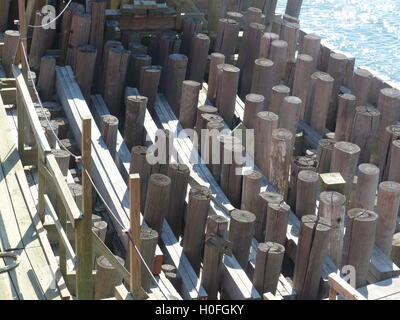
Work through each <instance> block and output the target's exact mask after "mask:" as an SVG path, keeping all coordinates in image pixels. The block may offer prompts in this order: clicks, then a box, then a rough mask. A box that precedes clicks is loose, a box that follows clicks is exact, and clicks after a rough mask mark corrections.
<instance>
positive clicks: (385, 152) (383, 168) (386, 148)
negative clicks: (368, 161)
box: [374, 125, 400, 181]
mask: <svg viewBox="0 0 400 320" xmlns="http://www.w3.org/2000/svg"><path fill="white" fill-rule="evenodd" d="M399 139H400V125H391V126H387V127H386V128H385V131H384V132H383V133H382V134H381V135H380V136H379V140H378V150H379V154H378V155H379V158H378V159H379V161H378V163H379V170H380V180H383V181H385V180H388V173H389V164H390V163H389V160H390V149H391V144H392V142H393V141H394V140H399ZM378 155H377V156H375V157H374V160H375V161H376V159H377V157H378Z"/></svg>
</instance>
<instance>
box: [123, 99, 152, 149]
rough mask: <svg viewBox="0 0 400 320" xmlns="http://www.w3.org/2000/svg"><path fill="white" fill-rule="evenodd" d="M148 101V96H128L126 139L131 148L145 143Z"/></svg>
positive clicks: (125, 126)
mask: <svg viewBox="0 0 400 320" xmlns="http://www.w3.org/2000/svg"><path fill="white" fill-rule="evenodd" d="M147 101H148V99H147V97H144V96H128V98H127V101H126V113H125V125H124V141H125V143H126V145H127V147H128V148H129V149H131V148H132V147H134V146H140V145H142V144H143V141H144V138H145V134H144V117H145V114H146V107H147Z"/></svg>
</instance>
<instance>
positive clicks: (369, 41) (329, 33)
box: [278, 0, 400, 87]
mask: <svg viewBox="0 0 400 320" xmlns="http://www.w3.org/2000/svg"><path fill="white" fill-rule="evenodd" d="M286 2H287V1H286V0H279V1H278V12H279V13H282V12H284V10H285V7H286ZM300 23H301V28H303V29H305V30H310V31H313V32H315V33H317V34H319V35H320V36H321V37H322V38H324V39H326V40H327V41H328V43H329V44H330V47H333V48H336V49H339V50H341V51H343V52H348V53H350V54H352V55H353V56H355V57H356V65H357V66H367V67H369V68H371V69H372V70H376V71H377V72H378V73H380V74H382V75H384V76H386V77H388V78H389V79H390V80H392V81H395V82H397V83H400V0H303V6H302V11H301V15H300ZM396 86H397V87H398V85H396Z"/></svg>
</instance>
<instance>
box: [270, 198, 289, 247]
mask: <svg viewBox="0 0 400 320" xmlns="http://www.w3.org/2000/svg"><path fill="white" fill-rule="evenodd" d="M289 212H290V207H289V206H288V205H287V204H286V203H285V202H283V201H282V202H280V203H269V204H268V209H267V221H266V229H265V242H276V243H279V244H281V245H282V246H284V245H285V243H286V232H287V227H288V219H289Z"/></svg>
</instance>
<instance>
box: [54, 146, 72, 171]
mask: <svg viewBox="0 0 400 320" xmlns="http://www.w3.org/2000/svg"><path fill="white" fill-rule="evenodd" d="M51 153H52V154H53V155H54V157H55V158H56V161H57V164H58V166H59V167H60V170H61V173H62V174H63V176H64V177H66V176H67V175H68V169H69V159H70V155H69V153H68V152H67V151H65V150H61V149H53V150H51Z"/></svg>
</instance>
